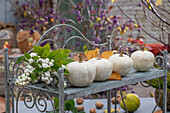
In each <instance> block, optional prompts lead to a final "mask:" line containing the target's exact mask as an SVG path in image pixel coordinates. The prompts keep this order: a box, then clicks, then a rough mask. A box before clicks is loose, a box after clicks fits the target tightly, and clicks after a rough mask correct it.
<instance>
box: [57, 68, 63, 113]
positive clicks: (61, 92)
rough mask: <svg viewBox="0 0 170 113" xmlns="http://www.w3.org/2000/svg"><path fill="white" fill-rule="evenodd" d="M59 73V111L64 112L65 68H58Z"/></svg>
mask: <svg viewBox="0 0 170 113" xmlns="http://www.w3.org/2000/svg"><path fill="white" fill-rule="evenodd" d="M58 74H59V113H64V69H63V68H60V69H59V70H58Z"/></svg>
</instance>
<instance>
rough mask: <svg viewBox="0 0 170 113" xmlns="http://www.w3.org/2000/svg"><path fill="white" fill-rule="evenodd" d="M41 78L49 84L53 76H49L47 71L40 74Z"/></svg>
mask: <svg viewBox="0 0 170 113" xmlns="http://www.w3.org/2000/svg"><path fill="white" fill-rule="evenodd" d="M41 80H42V81H43V82H46V84H50V83H51V82H52V81H53V78H52V77H51V75H50V72H49V71H47V72H45V73H43V74H42V77H41Z"/></svg>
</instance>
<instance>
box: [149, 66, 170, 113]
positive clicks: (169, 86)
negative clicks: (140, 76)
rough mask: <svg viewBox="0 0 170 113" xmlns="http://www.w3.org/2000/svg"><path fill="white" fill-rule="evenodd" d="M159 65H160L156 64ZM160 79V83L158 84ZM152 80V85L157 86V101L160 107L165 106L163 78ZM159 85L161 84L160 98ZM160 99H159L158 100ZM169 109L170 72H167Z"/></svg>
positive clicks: (168, 102) (169, 109) (168, 103)
mask: <svg viewBox="0 0 170 113" xmlns="http://www.w3.org/2000/svg"><path fill="white" fill-rule="evenodd" d="M156 67H158V66H156ZM158 81H159V84H158ZM158 81H157V79H153V80H152V81H151V86H152V87H154V88H155V101H156V103H157V105H158V106H159V107H160V108H163V106H162V102H163V79H162V78H158ZM159 85H160V99H159ZM158 99H159V100H158ZM167 110H168V111H170V72H169V71H168V72H167Z"/></svg>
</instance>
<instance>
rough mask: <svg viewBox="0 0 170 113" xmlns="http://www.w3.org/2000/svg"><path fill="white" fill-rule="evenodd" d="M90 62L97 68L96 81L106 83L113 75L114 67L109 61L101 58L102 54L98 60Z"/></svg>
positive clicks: (94, 59) (93, 59)
mask: <svg viewBox="0 0 170 113" xmlns="http://www.w3.org/2000/svg"><path fill="white" fill-rule="evenodd" d="M89 62H91V63H93V64H95V66H96V77H95V79H94V80H95V81H105V80H106V79H108V77H109V76H110V75H111V73H112V70H113V65H112V63H111V62H110V61H109V60H107V59H104V58H101V57H100V53H98V58H92V59H90V60H89Z"/></svg>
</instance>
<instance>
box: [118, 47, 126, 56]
mask: <svg viewBox="0 0 170 113" xmlns="http://www.w3.org/2000/svg"><path fill="white" fill-rule="evenodd" d="M124 49H125V47H123V48H122V50H121V51H120V55H119V56H120V57H123V51H124Z"/></svg>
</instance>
